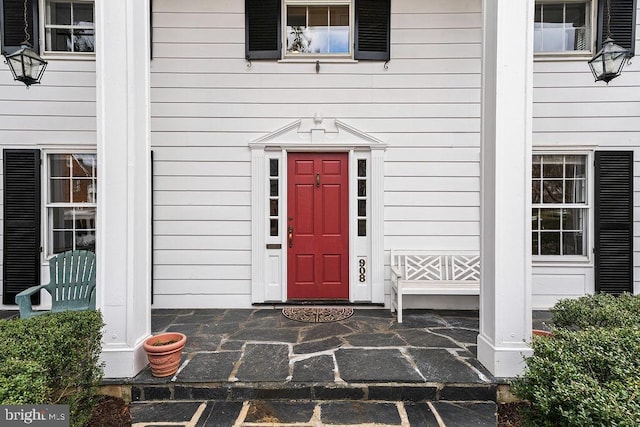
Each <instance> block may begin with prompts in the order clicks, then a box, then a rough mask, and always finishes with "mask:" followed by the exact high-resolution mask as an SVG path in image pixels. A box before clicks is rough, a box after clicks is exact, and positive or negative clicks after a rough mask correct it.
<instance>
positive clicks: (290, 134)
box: [249, 114, 387, 149]
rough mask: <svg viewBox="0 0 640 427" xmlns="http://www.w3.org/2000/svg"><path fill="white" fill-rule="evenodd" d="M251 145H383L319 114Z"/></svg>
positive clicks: (350, 146)
mask: <svg viewBox="0 0 640 427" xmlns="http://www.w3.org/2000/svg"><path fill="white" fill-rule="evenodd" d="M249 145H250V147H251V148H252V149H253V148H261V147H267V146H281V147H285V146H296V145H300V146H305V147H309V146H317V147H319V148H328V147H333V148H335V146H341V147H344V148H353V147H368V148H369V149H385V148H386V146H387V145H386V143H384V142H383V141H382V140H380V139H378V138H376V137H374V136H371V135H369V134H367V133H366V132H362V131H360V130H358V129H356V128H354V127H352V126H350V125H348V124H346V123H344V122H342V121H340V120H338V119H325V118H323V117H322V115H320V114H316V115H315V116H314V117H313V118H303V119H298V120H296V121H294V122H292V123H290V124H288V125H286V126H283V127H281V128H280V129H278V130H275V131H273V132H271V133H269V134H267V135H264V136H262V137H260V138H258V139H256V140H254V141H252V142H251V143H250V144H249Z"/></svg>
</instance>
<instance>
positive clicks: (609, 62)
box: [589, 0, 631, 84]
mask: <svg viewBox="0 0 640 427" xmlns="http://www.w3.org/2000/svg"><path fill="white" fill-rule="evenodd" d="M606 20H607V21H606V25H607V28H606V30H607V38H606V39H605V41H604V42H603V46H602V49H600V50H599V51H598V53H596V54H595V55H594V56H593V58H591V60H590V61H589V68H591V72H592V73H593V77H594V78H595V79H596V81H597V82H598V81H601V80H602V81H604V82H606V83H607V84H609V82H610V81H611V80H613V79H615V78H616V77H618V76H619V75H620V73H621V72H622V67H624V64H626V63H627V61H628V60H629V58H631V52H630V51H629V50H627V49H625V48H623V47H622V46H619V45H617V44H615V42H614V41H613V38H612V36H611V6H610V5H609V0H607V16H606Z"/></svg>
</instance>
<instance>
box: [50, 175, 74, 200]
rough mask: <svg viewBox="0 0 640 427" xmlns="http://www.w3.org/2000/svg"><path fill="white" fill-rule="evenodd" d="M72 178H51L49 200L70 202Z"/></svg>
mask: <svg viewBox="0 0 640 427" xmlns="http://www.w3.org/2000/svg"><path fill="white" fill-rule="evenodd" d="M70 185H71V180H70V179H60V178H56V179H51V180H49V202H50V203H69V202H71V195H70Z"/></svg>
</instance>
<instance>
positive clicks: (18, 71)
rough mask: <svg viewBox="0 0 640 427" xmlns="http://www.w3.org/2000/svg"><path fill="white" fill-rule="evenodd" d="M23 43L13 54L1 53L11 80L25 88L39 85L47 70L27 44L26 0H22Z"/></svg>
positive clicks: (41, 60)
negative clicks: (11, 76) (7, 66)
mask: <svg viewBox="0 0 640 427" xmlns="http://www.w3.org/2000/svg"><path fill="white" fill-rule="evenodd" d="M23 10H24V41H23V42H22V43H21V46H20V48H19V49H18V50H16V51H15V52H13V53H5V52H2V54H3V55H4V57H5V58H6V64H7V65H9V69H10V70H11V74H13V79H14V80H17V81H19V82H22V83H24V84H25V85H27V88H28V87H29V86H31V85H34V84H39V83H40V79H42V73H44V70H45V68H47V61H45V60H44V59H42V58H41V57H40V55H38V53H37V52H36V51H35V50H33V46H31V43H29V39H30V38H31V36H30V35H29V19H28V15H27V0H24V5H23Z"/></svg>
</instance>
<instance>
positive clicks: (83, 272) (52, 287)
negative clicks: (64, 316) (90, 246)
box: [47, 250, 96, 310]
mask: <svg viewBox="0 0 640 427" xmlns="http://www.w3.org/2000/svg"><path fill="white" fill-rule="evenodd" d="M49 274H50V276H49V277H50V281H49V285H48V286H47V289H48V291H49V292H50V293H51V300H52V301H51V305H52V307H51V308H52V309H53V310H55V309H61V308H69V309H73V308H79V307H82V306H88V305H89V306H90V305H91V304H93V307H91V306H90V308H95V289H96V256H95V254H94V253H93V252H90V251H82V250H80V251H67V252H63V253H60V254H58V255H56V256H54V257H53V258H51V259H50V260H49Z"/></svg>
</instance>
